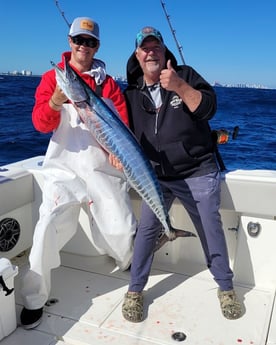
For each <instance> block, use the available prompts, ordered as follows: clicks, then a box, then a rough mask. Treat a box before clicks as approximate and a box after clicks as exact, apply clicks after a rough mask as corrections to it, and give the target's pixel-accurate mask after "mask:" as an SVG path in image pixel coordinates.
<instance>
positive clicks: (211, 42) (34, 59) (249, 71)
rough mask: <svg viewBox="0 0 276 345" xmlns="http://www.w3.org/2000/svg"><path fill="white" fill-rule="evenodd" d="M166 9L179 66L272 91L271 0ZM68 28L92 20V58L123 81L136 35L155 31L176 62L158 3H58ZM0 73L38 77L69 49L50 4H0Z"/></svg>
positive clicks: (275, 9)
mask: <svg viewBox="0 0 276 345" xmlns="http://www.w3.org/2000/svg"><path fill="white" fill-rule="evenodd" d="M164 2H165V7H166V10H167V12H168V14H169V15H170V20H171V24H172V26H173V28H174V30H175V31H176V36H177V40H178V42H179V43H180V44H181V46H182V47H183V54H184V58H185V62H186V64H188V65H191V66H193V67H194V68H195V69H196V70H197V71H198V72H199V73H200V74H201V75H202V76H203V77H204V78H205V79H206V80H208V81H209V82H210V83H213V82H215V81H217V82H220V83H222V84H226V83H230V84H237V83H248V84H261V85H264V86H268V87H273V88H276V44H275V37H276V0H263V1H260V0H255V1H252V0H250V1H249V0H210V1H207V0H197V1H191V0H189V1H188V0H167V1H165V0H164ZM58 4H59V6H60V8H61V9H62V11H63V12H64V15H65V17H66V19H67V20H68V22H70V23H71V22H72V21H73V19H74V18H75V17H78V16H89V17H91V18H94V19H95V20H96V21H98V23H99V25H100V31H101V47H100V50H99V52H98V53H97V56H96V57H98V58H100V59H102V60H104V61H105V62H106V65H107V70H108V73H109V74H111V75H113V76H118V75H122V76H124V75H125V65H126V61H127V59H128V57H129V56H130V54H131V53H132V52H133V50H134V40H135V36H136V33H137V32H138V31H139V30H140V28H142V27H143V26H146V25H152V26H154V27H156V28H158V29H159V30H160V31H161V33H162V35H163V38H164V40H165V43H166V44H167V46H168V47H169V48H170V49H171V50H172V51H173V52H174V53H175V55H176V58H177V60H178V61H179V62H181V59H180V56H179V52H178V50H177V47H176V44H175V41H174V39H173V35H172V33H171V31H170V28H169V25H168V22H167V19H166V16H165V14H164V11H163V9H162V6H161V1H159V0H139V1H131V0H122V1H120V0H118V1H114V0H103V1H99V0H97V1H94V0H78V1H71V0H70V1H69V0H59V1H58ZM0 32H1V33H2V34H1V54H0V72H7V71H14V70H18V71H21V70H23V69H25V70H31V71H32V72H33V74H42V73H43V72H44V71H46V70H48V69H50V68H51V65H50V60H53V61H55V62H58V61H60V56H61V53H62V52H63V51H66V50H69V46H68V42H67V34H68V26H67V24H66V22H65V20H64V19H63V17H62V16H61V14H60V12H59V11H58V9H57V7H56V1H55V0H43V1H37V0H26V1H23V0H14V1H7V0H5V1H1V4H0Z"/></svg>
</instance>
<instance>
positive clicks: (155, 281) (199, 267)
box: [0, 157, 276, 345]
mask: <svg viewBox="0 0 276 345" xmlns="http://www.w3.org/2000/svg"><path fill="white" fill-rule="evenodd" d="M42 160H43V157H35V158H33V159H30V160H25V161H22V162H18V163H15V164H11V165H8V166H5V167H2V168H0V222H1V221H2V220H3V219H5V218H13V219H16V220H17V221H18V223H19V224H20V227H21V234H20V237H19V241H18V243H17V244H16V245H15V246H14V247H13V248H12V249H11V250H8V251H0V257H6V258H9V259H11V261H12V262H13V263H14V264H15V265H17V266H18V267H19V274H18V275H17V276H16V277H15V297H16V308H17V312H18V314H19V312H20V310H21V308H22V302H21V298H20V295H19V288H20V286H19V284H20V275H21V274H22V272H23V271H24V268H25V267H26V264H27V258H28V250H29V248H30V247H31V244H32V234H33V229H34V227H35V224H36V222H37V220H38V209H39V206H40V203H41V188H42V186H43V177H42V175H41V173H40V169H41V167H40V162H42ZM131 197H132V202H133V207H134V210H135V213H136V215H137V217H138V216H139V204H140V198H139V197H138V196H137V194H136V193H135V192H134V191H131ZM275 199H276V171H268V170H256V171H246V170H240V171H232V172H227V173H226V174H225V176H224V177H223V182H222V203H221V210H220V211H221V215H222V221H223V227H224V231H225V235H226V240H227V245H228V250H229V257H230V262H231V266H232V268H233V271H234V274H235V278H234V284H235V290H236V292H237V294H238V296H239V298H240V299H241V300H242V301H243V303H244V306H245V314H244V315H243V317H242V318H241V319H239V320H233V321H229V320H227V319H225V318H224V317H223V316H222V314H221V311H220V308H219V302H218V299H217V296H216V293H217V286H216V283H215V282H214V281H213V278H212V276H211V275H210V273H209V270H207V269H206V266H205V260H204V256H203V252H202V249H201V245H200V242H199V239H198V238H179V239H177V241H174V242H169V243H167V244H166V245H165V246H164V247H163V248H162V249H161V250H159V251H158V252H156V254H155V258H154V262H153V268H152V272H151V276H150V280H149V283H148V284H147V286H146V290H145V320H144V321H143V322H142V323H139V324H133V323H129V322H127V321H125V320H124V319H123V317H122V315H121V303H122V300H123V296H124V293H125V292H126V290H127V286H128V281H129V271H126V272H122V271H120V270H118V269H117V268H116V265H115V263H114V261H113V260H112V259H111V258H109V257H107V256H105V255H99V254H98V253H97V251H96V249H95V248H94V247H93V245H92V243H91V242H90V241H87V238H89V231H88V222H87V220H86V215H85V212H83V213H81V217H80V221H79V229H78V232H77V234H76V235H75V236H74V238H73V239H72V240H71V241H70V242H69V243H68V244H66V245H65V247H64V248H63V251H62V253H61V257H62V265H61V267H59V268H58V269H56V270H54V271H53V279H52V292H51V297H52V300H50V302H49V305H48V306H46V307H45V313H44V316H43V322H42V323H41V325H40V326H39V327H38V328H36V329H35V330H33V331H25V330H23V329H22V328H21V327H20V325H19V320H18V325H19V327H17V328H16V330H15V331H14V332H13V333H11V334H10V335H9V336H8V337H5V338H4V339H3V340H2V341H1V345H14V344H17V341H18V344H19V343H20V344H22V345H24V344H30V343H33V344H39V345H40V344H49V345H50V344H51V345H52V344H85V345H86V344H95V345H98V344H99V345H101V344H107V343H112V344H114V345H117V344H118V345H119V344H120V345H124V344H127V345H134V344H135V345H138V344H139V345H149V344H173V343H175V340H173V339H172V337H171V336H172V334H173V333H174V332H183V333H184V334H185V335H186V339H185V340H184V341H183V344H189V345H190V344H193V345H194V344H200V345H204V344H215V345H219V344H224V345H228V344H229V345H233V344H242V345H245V344H251V345H253V344H254V345H272V344H276V316H275V313H276V312H274V298H275V288H276V269H275V267H276V250H275V243H276V226H275V225H276V220H275V219H276V209H275V205H276V200H275ZM170 216H171V219H172V224H173V225H174V226H176V227H179V228H184V229H188V230H191V231H193V232H195V229H194V227H193V225H192V223H191V221H190V219H189V217H188V216H187V213H186V211H185V210H184V209H183V207H182V206H181V205H180V203H179V202H178V201H177V200H176V201H175V202H174V204H173V207H172V209H171V211H170ZM248 229H251V234H249V231H248ZM258 229H260V232H259V234H257V235H256V232H257V230H258ZM86 230H87V232H86ZM22 252H23V254H22ZM19 254H21V255H20V256H18V255H19ZM56 300H57V303H54V302H55V301H56ZM0 313H1V311H0ZM17 317H18V316H17ZM22 339H23V340H22Z"/></svg>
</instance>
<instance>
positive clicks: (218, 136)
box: [212, 126, 239, 144]
mask: <svg viewBox="0 0 276 345" xmlns="http://www.w3.org/2000/svg"><path fill="white" fill-rule="evenodd" d="M238 133H239V126H235V127H234V129H233V132H232V134H231V132H229V131H227V130H226V129H223V128H222V129H217V130H216V129H214V130H212V137H213V140H214V142H215V143H216V144H226V143H227V142H228V141H229V138H230V136H232V139H233V140H235V139H236V138H237V136H238Z"/></svg>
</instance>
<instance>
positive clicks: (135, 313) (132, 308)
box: [122, 292, 143, 322]
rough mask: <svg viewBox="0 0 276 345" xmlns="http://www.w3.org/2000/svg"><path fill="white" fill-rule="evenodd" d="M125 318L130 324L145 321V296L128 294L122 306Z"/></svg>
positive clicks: (139, 293)
mask: <svg viewBox="0 0 276 345" xmlns="http://www.w3.org/2000/svg"><path fill="white" fill-rule="evenodd" d="M122 314H123V317H124V318H125V319H126V320H127V321H130V322H141V321H142V320H143V295H142V293H141V292H127V293H126V294H125V299H124V302H123V306H122Z"/></svg>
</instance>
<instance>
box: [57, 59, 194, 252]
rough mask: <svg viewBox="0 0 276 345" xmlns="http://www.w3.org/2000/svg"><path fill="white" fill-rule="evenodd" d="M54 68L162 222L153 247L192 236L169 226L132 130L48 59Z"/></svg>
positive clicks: (98, 137) (93, 129)
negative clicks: (178, 238) (161, 228)
mask: <svg viewBox="0 0 276 345" xmlns="http://www.w3.org/2000/svg"><path fill="white" fill-rule="evenodd" d="M51 63H52V65H53V66H54V68H55V71H56V80H57V84H58V85H59V87H60V88H61V90H62V91H63V92H64V94H65V95H66V96H67V97H68V99H69V100H70V101H71V102H72V104H73V105H74V107H75V108H76V110H77V112H78V115H79V116H80V118H81V119H82V121H83V122H84V123H85V124H86V126H87V128H88V129H89V130H90V131H91V133H92V134H93V135H94V137H95V138H96V140H97V141H98V143H99V144H100V145H101V146H102V147H103V148H104V149H105V150H106V151H107V152H109V153H112V154H113V155H114V156H115V157H117V158H118V159H119V161H120V163H121V164H122V166H123V171H124V173H125V176H126V178H127V180H128V182H129V184H130V185H131V186H132V187H133V188H134V189H135V190H136V192H137V193H138V194H139V195H140V196H141V197H142V198H143V199H144V201H145V202H146V203H147V204H148V205H149V207H150V208H151V209H152V211H153V212H154V213H155V215H156V217H157V218H158V219H159V221H160V222H161V224H162V227H163V230H162V231H161V232H160V236H159V238H158V242H157V244H156V248H155V250H157V249H159V248H160V247H161V246H163V245H164V243H166V242H167V241H172V240H174V239H176V238H177V237H189V236H195V235H194V234H193V233H191V232H189V231H185V230H179V229H175V228H173V227H172V225H171V223H170V219H169V214H168V211H167V209H166V207H165V204H164V199H163V194H162V191H161V188H160V184H159V182H158V179H157V177H156V175H155V172H154V170H153V168H152V166H151V164H150V162H149V160H148V159H147V157H146V156H145V154H144V152H143V150H142V148H141V146H140V145H139V143H138V141H137V140H136V138H135V136H134V135H133V133H132V132H131V131H130V130H129V128H128V127H127V126H126V125H125V124H124V123H123V122H122V121H121V119H120V118H119V116H118V115H117V114H115V113H114V111H112V110H111V108H109V107H108V106H107V105H106V103H105V102H104V101H103V100H102V99H101V98H100V97H98V96H97V95H96V93H95V92H94V91H93V90H92V89H91V88H90V87H89V86H88V85H87V84H86V83H85V82H84V81H83V80H82V78H81V77H80V76H79V75H78V74H77V73H76V72H75V71H74V70H73V69H72V68H71V67H70V65H69V63H68V62H65V68H64V70H62V69H61V68H59V67H58V66H57V65H56V64H54V63H53V62H51Z"/></svg>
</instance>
